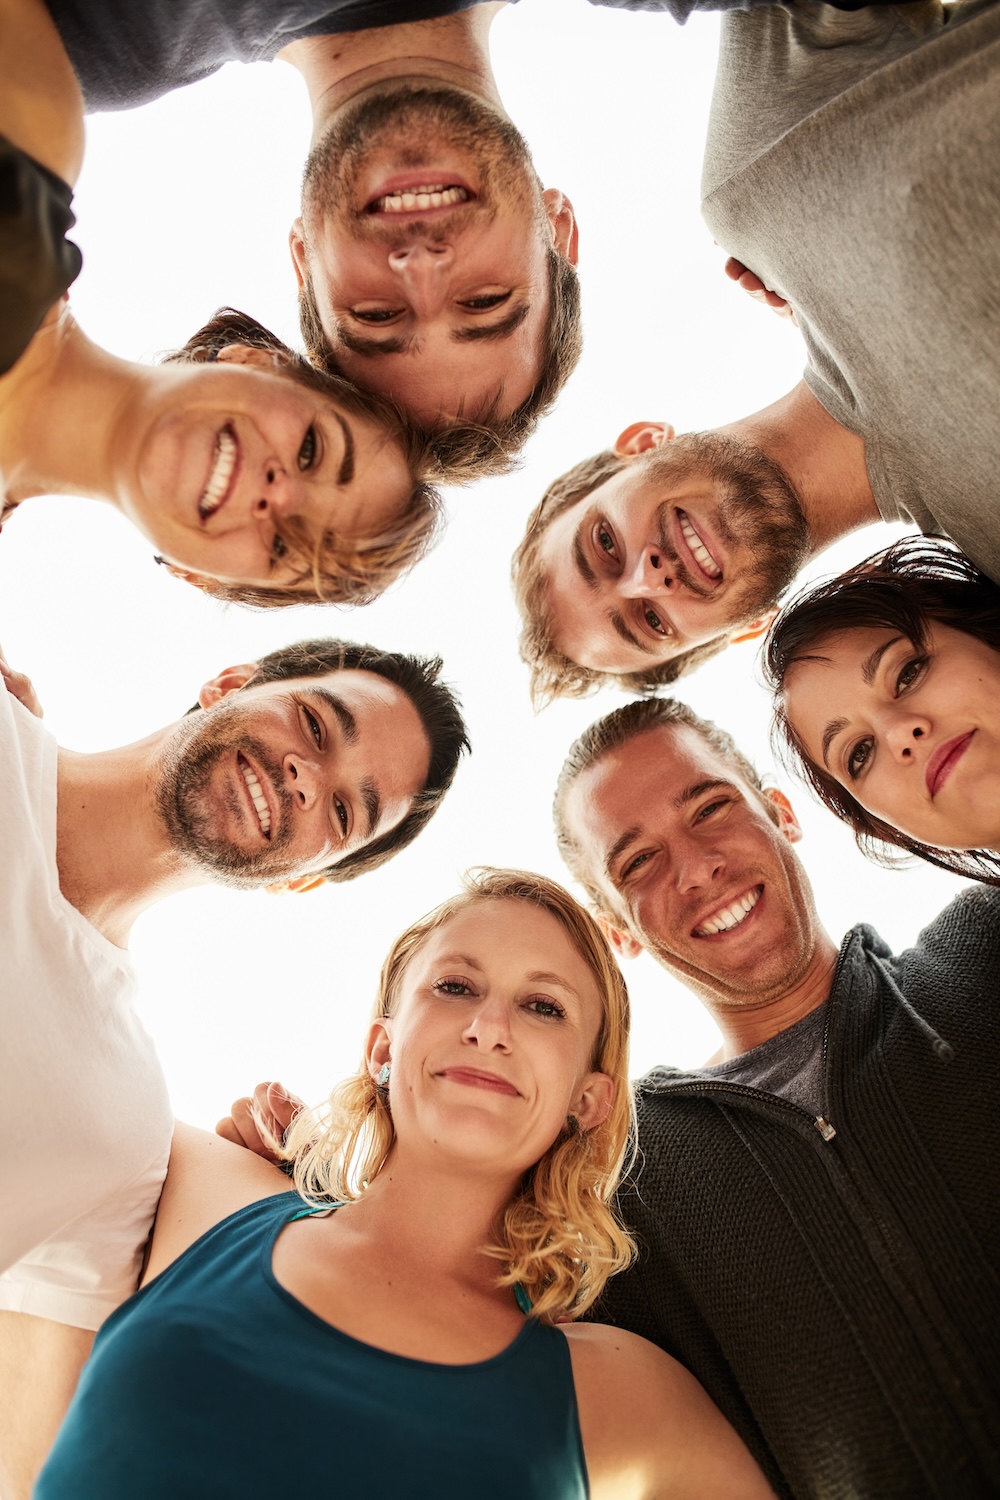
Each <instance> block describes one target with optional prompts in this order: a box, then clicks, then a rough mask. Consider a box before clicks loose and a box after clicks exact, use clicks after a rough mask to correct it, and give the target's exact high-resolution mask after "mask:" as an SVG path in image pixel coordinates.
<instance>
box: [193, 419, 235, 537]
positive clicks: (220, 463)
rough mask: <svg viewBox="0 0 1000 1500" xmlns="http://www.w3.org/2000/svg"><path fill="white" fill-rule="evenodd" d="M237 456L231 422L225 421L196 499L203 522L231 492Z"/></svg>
mask: <svg viewBox="0 0 1000 1500" xmlns="http://www.w3.org/2000/svg"><path fill="white" fill-rule="evenodd" d="M239 456H240V445H239V443H238V442H237V441H236V434H235V432H234V431H233V428H232V423H230V422H227V423H226V425H225V427H222V428H220V430H219V432H218V433H217V434H216V438H215V454H214V456H213V459H212V467H211V469H210V471H209V475H208V481H207V483H206V485H205V488H204V489H203V490H202V492H201V498H200V499H199V501H198V515H199V516H200V517H201V519H202V521H203V522H204V521H207V520H208V519H209V517H210V516H214V515H215V514H216V512H217V511H219V510H221V509H222V507H223V506H224V505H225V503H226V501H227V500H228V499H229V496H230V495H231V494H232V491H233V486H234V482H235V478H236V471H237V462H238V460H239Z"/></svg>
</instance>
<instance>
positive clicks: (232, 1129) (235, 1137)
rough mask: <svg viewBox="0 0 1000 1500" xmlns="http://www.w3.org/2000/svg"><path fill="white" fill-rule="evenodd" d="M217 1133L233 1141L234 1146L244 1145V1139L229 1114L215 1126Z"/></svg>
mask: <svg viewBox="0 0 1000 1500" xmlns="http://www.w3.org/2000/svg"><path fill="white" fill-rule="evenodd" d="M215 1133H216V1135H221V1136H222V1139H223V1140H224V1141H231V1142H232V1143H233V1145H234V1146H242V1145H243V1140H242V1138H241V1136H240V1133H239V1131H238V1130H237V1129H236V1126H235V1125H234V1124H233V1120H232V1116H231V1115H227V1116H226V1118H225V1119H224V1120H220V1121H219V1123H218V1124H217V1125H216V1127H215Z"/></svg>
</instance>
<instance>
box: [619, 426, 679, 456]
mask: <svg viewBox="0 0 1000 1500" xmlns="http://www.w3.org/2000/svg"><path fill="white" fill-rule="evenodd" d="M676 436H677V434H676V433H675V431H674V429H673V428H672V427H671V425H670V423H669V422H633V423H632V425H631V427H626V429H625V431H624V432H621V433H619V435H618V437H617V438H616V440H615V445H614V451H615V453H616V454H617V456H618V457H619V458H638V457H639V455H640V454H642V453H648V452H649V451H650V450H651V449H652V448H662V446H663V444H664V443H672V442H673V440H674V438H675V437H676Z"/></svg>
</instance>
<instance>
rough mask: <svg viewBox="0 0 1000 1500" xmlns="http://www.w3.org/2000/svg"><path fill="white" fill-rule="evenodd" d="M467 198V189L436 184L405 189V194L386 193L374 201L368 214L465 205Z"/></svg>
mask: <svg viewBox="0 0 1000 1500" xmlns="http://www.w3.org/2000/svg"><path fill="white" fill-rule="evenodd" d="M468 197H469V192H468V189H467V188H464V187H445V186H444V185H443V184H440V183H438V184H432V185H430V186H428V187H415V188H407V190H406V192H405V193H386V194H385V196H384V197H383V198H376V199H375V202H374V203H373V204H372V205H371V207H370V208H369V210H368V212H369V213H372V214H378V213H405V211H406V210H407V209H410V208H441V207H443V206H444V205H446V204H449V203H465V202H466V201H467V200H468Z"/></svg>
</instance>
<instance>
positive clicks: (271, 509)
mask: <svg viewBox="0 0 1000 1500" xmlns="http://www.w3.org/2000/svg"><path fill="white" fill-rule="evenodd" d="M305 497H306V486H305V483H304V481H303V479H302V476H301V475H300V474H290V473H289V472H288V470H287V469H286V468H285V466H284V464H282V463H279V462H278V461H277V460H276V459H275V460H272V461H271V462H270V463H268V464H266V465H265V467H264V478H263V483H262V485H261V491H260V494H259V495H258V496H257V499H256V500H255V501H254V514H255V515H256V516H257V518H258V520H266V519H267V518H268V517H269V516H270V517H271V518H272V519H273V520H276V521H277V520H287V519H288V518H289V517H290V516H294V515H300V514H301V513H302V510H303V507H304V505H305Z"/></svg>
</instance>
